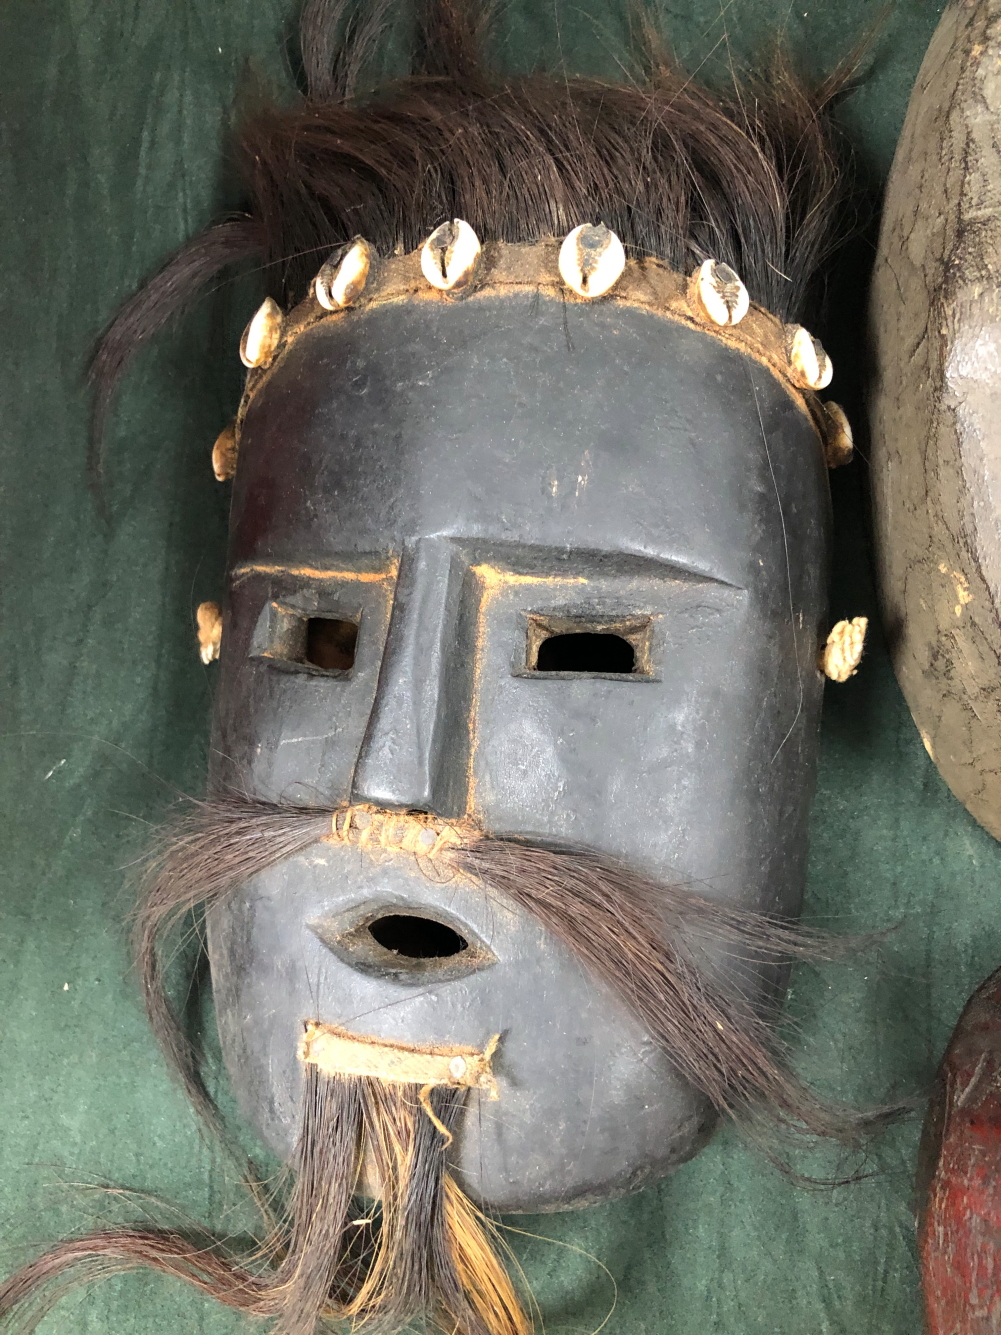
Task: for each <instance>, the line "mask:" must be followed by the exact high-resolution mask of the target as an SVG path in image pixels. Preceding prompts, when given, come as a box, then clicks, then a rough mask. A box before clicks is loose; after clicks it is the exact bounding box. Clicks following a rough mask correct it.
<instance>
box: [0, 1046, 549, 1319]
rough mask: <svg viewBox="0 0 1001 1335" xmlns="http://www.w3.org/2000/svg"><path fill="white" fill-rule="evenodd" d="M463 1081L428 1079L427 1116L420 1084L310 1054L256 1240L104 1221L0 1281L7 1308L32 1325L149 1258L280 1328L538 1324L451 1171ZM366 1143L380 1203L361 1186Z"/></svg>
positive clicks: (0, 1314) (2, 1310) (1, 1302)
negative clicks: (292, 1140) (272, 1204)
mask: <svg viewBox="0 0 1001 1335" xmlns="http://www.w3.org/2000/svg"><path fill="white" fill-rule="evenodd" d="M465 1092H466V1091H465V1090H462V1089H451V1088H448V1087H436V1088H434V1089H432V1090H429V1091H428V1096H429V1098H430V1106H431V1111H432V1113H433V1119H432V1117H431V1116H428V1115H427V1113H426V1112H425V1108H424V1106H423V1102H422V1097H421V1090H420V1087H419V1086H417V1085H412V1084H389V1083H386V1082H384V1081H381V1080H376V1079H369V1078H365V1077H352V1076H331V1075H326V1074H324V1073H322V1072H320V1071H319V1070H318V1069H317V1067H316V1066H314V1065H312V1064H309V1063H307V1064H305V1066H304V1075H303V1098H302V1112H301V1115H300V1133H299V1138H298V1143H297V1147H296V1153H295V1158H294V1162H293V1165H292V1167H293V1179H292V1181H293V1185H292V1190H291V1193H290V1195H289V1196H288V1198H287V1200H286V1202H285V1206H284V1209H283V1211H282V1212H281V1215H280V1217H279V1219H278V1221H277V1222H276V1223H275V1225H274V1227H273V1229H272V1231H271V1233H270V1236H269V1237H268V1238H267V1239H266V1241H265V1242H264V1243H263V1244H262V1245H261V1247H260V1248H259V1250H258V1251H257V1252H256V1253H255V1254H253V1255H250V1256H240V1255H238V1254H235V1253H233V1252H231V1251H229V1250H228V1249H227V1248H225V1247H224V1246H222V1245H221V1244H220V1243H219V1241H218V1240H217V1239H215V1238H214V1237H212V1236H211V1235H209V1234H205V1233H201V1232H197V1233H193V1234H192V1233H185V1232H182V1231H180V1230H177V1229H159V1228H117V1229H105V1230H102V1231H100V1232H97V1233H92V1234H89V1235H88V1236H86V1237H83V1238H77V1239H73V1240H70V1241H67V1242H62V1243H60V1244H59V1245H58V1246H56V1247H54V1248H52V1249H51V1250H50V1251H48V1252H46V1253H45V1254H44V1255H43V1256H40V1257H38V1258H37V1259H36V1260H35V1261H33V1262H31V1263H30V1264H29V1265H27V1266H25V1267H23V1268H22V1269H21V1270H19V1271H18V1272H17V1273H16V1274H15V1275H13V1276H12V1277H11V1279H9V1280H8V1281H7V1283H6V1284H5V1285H3V1287H2V1288H0V1321H3V1320H4V1318H5V1317H7V1316H10V1315H11V1314H12V1313H15V1312H17V1314H18V1317H19V1321H18V1326H17V1329H18V1331H19V1332H21V1333H22V1335H23V1333H24V1332H27V1331H30V1330H33V1329H34V1327H35V1326H36V1325H37V1323H38V1322H39V1321H40V1320H41V1318H42V1317H43V1316H44V1315H45V1313H46V1312H47V1311H48V1310H49V1309H50V1307H51V1306H52V1304H53V1303H54V1302H56V1301H57V1300H58V1298H60V1297H61V1296H62V1294H63V1293H64V1292H65V1291H66V1290H67V1289H68V1288H70V1287H75V1286H76V1285H77V1284H80V1283H86V1282H88V1281H93V1280H95V1279H99V1278H105V1277H107V1276H108V1275H110V1274H117V1273H122V1272H124V1271H128V1270H134V1269H138V1268H141V1267H145V1268H150V1269H153V1270H157V1271H159V1272H161V1273H163V1274H168V1275H171V1276H173V1277H174V1278H177V1279H183V1280H185V1281H186V1282H187V1283H189V1284H192V1285H194V1286H195V1287H196V1288H198V1289H200V1290H201V1292H203V1293H205V1294H206V1295H207V1296H209V1297H211V1298H214V1299H216V1301H218V1302H221V1303H223V1304H224V1305H225V1306H227V1307H232V1308H236V1309H237V1310H239V1311H241V1312H244V1313H245V1314H247V1315H248V1316H256V1317H264V1318H271V1319H274V1320H275V1325H274V1327H273V1331H274V1335H312V1332H313V1331H314V1330H315V1329H316V1327H317V1324H318V1323H319V1322H323V1323H327V1322H332V1321H337V1322H341V1321H345V1322H350V1323H351V1329H352V1330H353V1331H358V1332H360V1331H363V1330H364V1331H365V1332H371V1335H378V1333H379V1332H390V1331H399V1330H401V1329H403V1328H404V1327H405V1326H407V1325H408V1323H410V1322H411V1321H414V1320H419V1319H421V1318H423V1319H425V1320H430V1321H431V1322H432V1323H433V1324H434V1325H435V1326H436V1327H437V1328H438V1329H439V1330H441V1331H443V1332H448V1333H449V1335H458V1333H460V1332H461V1335H530V1332H531V1329H532V1327H531V1322H530V1321H529V1319H528V1317H527V1316H526V1314H525V1312H524V1310H523V1308H522V1306H521V1303H520V1301H519V1299H518V1296H517V1294H516V1293H515V1290H514V1286H513V1285H512V1283H511V1280H510V1278H509V1276H508V1274H507V1272H506V1270H505V1269H504V1266H503V1265H502V1264H501V1262H500V1260H499V1259H498V1255H497V1230H496V1227H495V1225H494V1224H493V1223H492V1221H491V1220H489V1219H488V1218H487V1217H486V1216H485V1215H483V1213H482V1212H481V1211H479V1210H478V1209H477V1208H476V1207H475V1206H474V1205H473V1203H472V1202H471V1201H470V1200H469V1199H468V1197H467V1196H466V1195H465V1194H464V1193H463V1192H462V1190H461V1189H460V1187H459V1186H458V1184H457V1183H456V1182H455V1180H454V1179H453V1178H452V1176H451V1175H450V1174H449V1173H448V1172H447V1171H446V1167H445V1149H446V1146H447V1144H448V1141H447V1140H446V1138H445V1136H449V1137H450V1136H451V1128H452V1127H453V1126H454V1125H455V1122H456V1119H457V1117H458V1114H459V1111H460V1109H461V1106H462V1101H463V1097H464V1095H465ZM442 1131H444V1132H445V1135H443V1134H442ZM366 1151H367V1152H368V1156H369V1158H368V1162H369V1164H370V1166H371V1171H372V1174H373V1176H374V1178H375V1179H376V1180H377V1181H378V1184H379V1201H378V1203H376V1202H374V1201H371V1200H369V1201H363V1200H362V1199H361V1198H360V1185H361V1172H362V1162H363V1158H364V1155H365V1152H366ZM5 1324H6V1323H5Z"/></svg>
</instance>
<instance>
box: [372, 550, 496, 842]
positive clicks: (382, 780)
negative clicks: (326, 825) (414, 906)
mask: <svg viewBox="0 0 1001 1335" xmlns="http://www.w3.org/2000/svg"><path fill="white" fill-rule="evenodd" d="M465 572H466V562H465V561H464V559H462V556H461V554H460V553H459V552H458V551H457V550H456V549H455V547H454V545H453V544H452V543H451V542H450V541H449V540H448V539H445V538H422V539H420V540H419V541H417V542H415V543H411V544H407V545H406V546H405V547H404V550H403V554H402V556H401V559H400V571H399V575H398V577H397V583H396V593H395V596H394V599H393V610H392V614H391V616H390V621H389V632H388V634H387V637H386V647H385V650H384V651H383V658H382V664H381V667H380V670H379V683H378V687H377V689H376V694H375V704H374V705H373V707H372V713H371V714H370V716H369V721H368V727H367V729H366V731H365V737H364V740H363V742H362V746H361V750H360V752H359V755H358V762H357V764H356V766H355V772H354V781H353V785H352V794H351V796H352V800H353V801H355V802H372V803H374V804H375V805H376V806H382V807H398V808H404V809H416V810H422V811H434V812H436V813H437V814H438V815H441V816H447V817H451V818H453V819H454V818H456V817H458V816H461V815H464V814H465V810H466V800H467V780H466V764H467V756H468V751H469V731H470V729H469V716H470V707H471V699H470V685H471V674H470V672H469V671H468V668H467V666H466V664H465V663H464V662H463V655H462V653H461V646H462V642H463V641H464V640H465V639H466V638H467V636H466V635H465V633H464V628H463V627H462V625H461V624H460V623H461V620H462V616H461V611H462V601H463V600H462V588H463V581H464V577H465Z"/></svg>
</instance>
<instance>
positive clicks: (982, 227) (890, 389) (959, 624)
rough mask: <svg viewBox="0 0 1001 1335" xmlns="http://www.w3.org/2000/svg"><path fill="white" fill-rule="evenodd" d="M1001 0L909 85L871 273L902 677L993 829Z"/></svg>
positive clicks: (944, 23) (999, 794)
mask: <svg viewBox="0 0 1001 1335" xmlns="http://www.w3.org/2000/svg"><path fill="white" fill-rule="evenodd" d="M999 138H1001V0H958V2H956V0H954V2H953V3H951V4H950V5H949V6H948V7H947V9H946V11H945V13H944V14H943V16H942V19H941V22H940V24H939V26H938V29H937V30H936V32H935V35H934V37H933V39H932V42H931V45H930V47H929V49H928V53H927V55H926V56H925V60H924V63H923V64H922V66H921V71H920V73H919V75H918V80H917V83H916V84H915V87H914V92H913V94H912V96H911V101H910V106H909V108H908V112H907V119H906V121H905V124H904V130H903V134H902V135H901V139H900V144H899V146H898V148H897V154H896V158H895V160H894V164H893V170H892V172H891V175H890V182H889V186H888V190H887V198H886V207H885V213H884V218H883V226H882V232H881V236H880V243H879V253H878V258H877V262H876V269H875V274H874V281H873V289H872V304H871V333H872V339H873V346H874V353H875V379H874V383H873V386H872V393H871V400H870V401H871V405H872V407H871V425H872V479H873V496H874V508H875V526H876V539H877V559H878V565H879V575H880V586H881V596H882V601H883V611H884V617H885V622H886V629H887V634H888V639H889V643H890V651H891V654H892V657H893V663H894V667H895V669H896V673H897V678H898V680H899V682H900V685H901V687H902V689H903V692H904V695H905V696H906V698H907V702H908V704H909V706H910V709H911V712H912V714H913V715H914V719H915V721H916V723H917V725H918V728H919V729H920V731H921V736H922V739H923V740H924V743H925V746H926V748H927V750H928V752H929V754H930V755H931V757H932V759H933V760H934V761H935V764H936V765H937V766H938V768H939V770H940V772H941V774H942V776H943V778H944V779H945V780H946V782H947V783H948V784H949V786H950V788H951V789H952V791H953V792H954V793H955V794H956V796H957V797H958V798H959V799H960V801H961V802H963V803H964V804H965V805H966V807H967V808H968V809H969V810H970V811H971V812H972V813H973V815H974V816H975V817H976V818H977V820H979V821H980V822H981V824H983V825H984V826H985V827H986V828H987V829H988V830H990V831H991V833H992V834H994V835H995V836H1001V689H999V688H1001V624H999V618H998V607H999V603H1001V285H999V278H1001V142H999Z"/></svg>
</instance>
